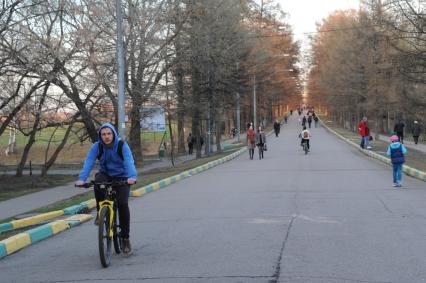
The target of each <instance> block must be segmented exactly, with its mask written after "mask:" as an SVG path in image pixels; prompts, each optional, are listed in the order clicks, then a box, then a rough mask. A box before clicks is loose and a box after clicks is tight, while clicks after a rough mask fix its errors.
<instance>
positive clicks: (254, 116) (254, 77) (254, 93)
mask: <svg viewBox="0 0 426 283" xmlns="http://www.w3.org/2000/svg"><path fill="white" fill-rule="evenodd" d="M256 121H257V115H256V74H254V75H253V130H255V131H256V123H257V122H256Z"/></svg>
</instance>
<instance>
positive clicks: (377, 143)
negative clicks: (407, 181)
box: [321, 117, 426, 171]
mask: <svg viewBox="0 0 426 283" xmlns="http://www.w3.org/2000/svg"><path fill="white" fill-rule="evenodd" d="M321 119H322V122H323V123H325V124H326V125H327V126H329V127H330V128H332V129H333V130H335V131H336V132H338V133H339V134H341V135H342V136H344V137H345V138H347V139H349V140H351V141H353V142H355V143H356V144H360V142H361V138H360V136H359V135H358V134H357V133H354V132H351V131H349V130H347V129H344V128H343V127H342V126H340V125H339V124H337V123H336V122H334V121H331V120H329V119H328V118H327V117H321ZM389 144H390V142H384V141H381V140H374V141H372V142H370V145H371V146H372V147H373V148H372V151H374V152H375V153H378V154H380V155H383V156H386V157H388V156H387V155H386V151H387V148H388V146H389ZM425 160H426V154H425V153H423V152H420V151H417V150H414V149H411V148H407V156H406V162H405V165H408V166H410V167H413V168H416V169H418V170H421V171H426V162H425Z"/></svg>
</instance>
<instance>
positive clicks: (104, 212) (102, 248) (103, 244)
mask: <svg viewBox="0 0 426 283" xmlns="http://www.w3.org/2000/svg"><path fill="white" fill-rule="evenodd" d="M110 217H111V215H110V212H109V208H108V207H102V209H101V212H100V215H99V232H98V237H99V238H98V240H99V257H100V259H101V264H102V266H103V267H108V266H109V264H110V263H111V242H112V241H111V240H112V238H111V237H110V236H109V229H110Z"/></svg>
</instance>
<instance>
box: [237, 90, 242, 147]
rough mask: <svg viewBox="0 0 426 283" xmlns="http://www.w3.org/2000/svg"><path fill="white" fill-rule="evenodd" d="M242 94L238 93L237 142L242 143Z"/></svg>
mask: <svg viewBox="0 0 426 283" xmlns="http://www.w3.org/2000/svg"><path fill="white" fill-rule="evenodd" d="M240 123H241V121H240V94H239V93H238V92H237V141H238V142H240V132H241V129H240Z"/></svg>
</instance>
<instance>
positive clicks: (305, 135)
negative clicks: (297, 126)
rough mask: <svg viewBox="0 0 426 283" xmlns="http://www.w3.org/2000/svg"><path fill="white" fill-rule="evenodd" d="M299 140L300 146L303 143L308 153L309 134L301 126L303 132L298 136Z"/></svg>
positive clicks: (304, 127)
mask: <svg viewBox="0 0 426 283" xmlns="http://www.w3.org/2000/svg"><path fill="white" fill-rule="evenodd" d="M299 137H300V138H301V141H300V145H301V146H303V144H304V143H306V145H307V146H308V151H309V148H310V147H309V139H310V138H311V133H310V132H309V131H308V130H307V129H306V126H303V131H302V132H301V133H300V134H299Z"/></svg>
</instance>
